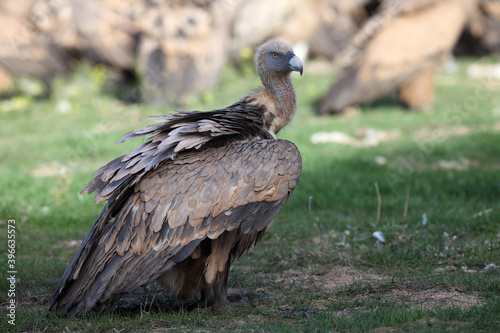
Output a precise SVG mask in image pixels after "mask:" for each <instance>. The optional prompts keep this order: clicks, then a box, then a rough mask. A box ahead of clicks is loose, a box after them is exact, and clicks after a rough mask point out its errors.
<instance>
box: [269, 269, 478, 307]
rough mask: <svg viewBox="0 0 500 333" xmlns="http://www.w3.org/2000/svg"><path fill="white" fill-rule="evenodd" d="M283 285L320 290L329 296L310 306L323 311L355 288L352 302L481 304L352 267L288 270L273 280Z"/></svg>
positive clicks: (454, 292) (445, 289)
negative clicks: (316, 272) (317, 272)
mask: <svg viewBox="0 0 500 333" xmlns="http://www.w3.org/2000/svg"><path fill="white" fill-rule="evenodd" d="M275 282H276V283H283V284H285V285H300V286H301V287H305V288H308V287H317V288H318V287H319V288H320V289H321V290H323V291H325V292H326V294H327V295H328V294H331V296H329V297H327V298H323V299H318V300H315V301H314V302H313V305H314V306H315V307H317V308H318V309H325V308H326V307H327V304H328V302H329V301H332V299H333V298H335V297H336V296H335V294H336V293H337V292H339V291H341V290H345V289H348V288H349V287H351V286H353V285H356V288H357V291H356V293H353V296H352V299H353V300H356V299H357V300H363V299H366V298H376V299H378V300H382V301H392V302H394V303H400V304H404V305H405V306H410V307H412V308H422V309H434V308H444V307H459V308H461V309H467V308H470V307H472V306H475V305H478V304H480V303H481V299H480V297H479V296H477V295H475V294H470V293H466V292H465V291H462V290H460V289H458V288H455V287H453V286H439V287H428V286H425V285H424V284H419V283H415V282H394V281H392V279H391V277H389V276H384V275H380V274H376V273H372V272H364V271H360V270H358V269H356V268H354V267H345V266H336V267H333V268H332V269H331V270H330V271H329V272H328V273H326V274H321V275H309V274H307V273H306V272H301V271H295V270H289V271H286V272H284V273H283V274H281V275H280V276H279V277H278V278H276V280H275Z"/></svg>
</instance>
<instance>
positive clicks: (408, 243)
mask: <svg viewBox="0 0 500 333" xmlns="http://www.w3.org/2000/svg"><path fill="white" fill-rule="evenodd" d="M471 61H472V60H462V61H461V62H460V63H459V72H458V73H456V74H454V75H448V74H445V73H441V72H440V73H438V74H437V77H436V86H437V87H436V89H437V100H436V103H435V105H434V107H433V108H432V109H431V110H429V111H428V112H412V111H408V110H406V109H404V108H402V107H400V106H398V105H397V104H396V103H394V100H393V99H392V98H386V99H383V100H382V101H379V102H377V103H374V104H371V105H365V106H363V107H362V109H361V112H360V113H359V114H357V115H355V116H353V117H328V116H321V117H319V116H316V115H315V112H314V111H315V103H316V102H317V100H318V99H319V98H320V97H321V96H322V95H323V94H324V93H325V92H326V90H327V89H328V86H329V84H330V82H331V80H332V77H333V74H332V73H333V69H332V68H329V69H328V70H316V71H309V72H308V70H307V65H308V64H306V71H305V75H304V77H298V76H295V75H294V77H293V80H294V83H295V86H296V90H297V94H298V100H299V110H298V114H297V116H296V118H295V119H294V121H293V123H292V124H291V125H290V126H288V127H287V128H286V129H285V130H284V131H283V132H282V133H280V138H283V139H287V140H290V141H293V142H294V143H295V144H296V145H297V146H298V147H299V149H300V151H301V153H302V157H303V173H302V178H301V180H300V183H299V186H298V188H297V189H296V191H295V192H294V193H293V195H292V196H291V198H290V199H289V201H288V202H287V204H286V205H285V207H284V209H283V210H282V212H281V213H280V214H279V215H278V217H277V218H276V220H275V221H274V222H273V223H272V225H271V227H270V229H269V231H268V232H267V233H266V235H265V236H264V238H263V240H262V241H261V242H260V243H259V244H258V245H257V246H256V247H255V248H253V249H251V250H250V251H249V252H248V253H247V254H246V255H244V256H243V257H242V258H241V259H240V260H239V261H238V262H236V263H235V265H234V268H233V269H232V272H231V275H230V282H229V283H230V286H231V287H232V289H231V292H232V293H234V294H243V295H244V296H245V297H247V298H249V299H250V300H252V302H250V304H251V306H247V307H238V308H234V309H231V310H227V311H222V312H213V311H211V310H209V309H207V310H198V311H191V312H189V311H185V310H183V311H180V310H175V309H172V308H169V307H168V306H162V305H164V304H165V303H162V301H161V297H160V296H158V297H157V300H158V299H160V301H157V302H154V303H153V304H151V302H150V301H146V299H145V298H144V299H141V300H142V303H141V304H139V305H138V308H137V309H135V310H125V309H123V308H118V309H112V308H108V309H105V310H104V311H103V312H92V313H88V314H84V315H81V316H78V317H77V318H73V319H66V318H59V317H57V316H55V315H53V314H51V313H49V312H48V310H47V307H48V305H49V303H50V294H51V292H52V290H53V289H54V288H55V286H56V284H57V281H58V279H59V278H60V276H61V275H62V273H63V271H64V269H65V267H66V264H67V263H68V262H69V260H71V258H72V256H73V255H74V253H75V251H76V249H77V247H76V246H74V245H72V244H73V243H70V241H72V240H81V239H83V238H84V237H85V235H86V233H87V232H88V230H89V229H90V227H91V226H92V224H93V223H94V221H95V219H96V217H97V215H98V214H99V212H100V210H101V209H102V205H94V203H93V201H92V198H91V197H90V196H85V197H84V196H81V195H79V194H78V193H79V191H80V190H81V189H82V187H83V186H84V185H85V184H86V183H87V182H89V181H90V180H91V176H92V173H93V172H94V171H95V170H96V169H97V168H99V167H100V166H102V165H103V164H105V163H107V162H108V161H109V160H110V159H112V158H114V157H116V156H119V155H120V154H124V153H126V152H128V151H130V150H131V149H133V148H134V147H135V146H136V145H138V144H139V143H140V142H139V141H138V140H136V141H133V142H126V143H124V144H121V145H114V144H113V143H114V142H115V141H117V140H118V139H119V138H120V137H121V136H122V135H123V134H124V133H126V132H128V131H130V130H132V129H135V128H139V127H141V126H144V125H146V123H141V122H140V121H139V119H141V118H144V117H146V116H149V115H154V114H164V113H168V112H169V110H168V109H165V108H164V107H162V106H158V105H153V106H146V105H137V104H132V105H129V104H125V103H123V102H120V101H119V100H117V99H116V98H114V97H113V96H111V95H109V94H106V93H102V92H101V89H100V87H101V85H102V84H103V81H104V79H103V78H104V77H105V72H104V69H103V68H101V67H96V68H89V67H86V66H83V67H82V68H81V69H80V70H79V71H78V72H77V73H75V74H74V75H72V76H71V77H70V78H67V79H59V80H57V81H56V86H55V93H54V95H53V96H52V97H51V99H49V100H34V99H32V98H30V97H29V96H27V95H20V96H18V97H15V98H13V99H9V98H4V99H0V133H1V134H0V159H1V160H2V161H3V163H1V164H0V175H1V177H0V189H1V190H0V228H1V229H2V233H1V235H2V238H3V239H2V240H1V241H0V251H1V253H2V257H1V258H0V271H2V279H1V281H0V289H1V291H2V293H1V294H0V303H2V311H3V312H2V318H1V320H0V325H1V326H0V331H2V332H6V331H9V330H12V331H24V332H36V331H45V332H61V331H82V332H93V331H102V332H115V331H122V330H123V331H127V332H128V331H138V332H149V331H151V330H157V331H174V330H182V331H193V332H194V331H196V332H211V331H229V330H232V331H257V332H260V331H279V332H315V331H318V332H322V331H342V332H360V331H370V330H375V329H377V330H378V331H379V332H386V331H396V332H406V331H418V332H431V331H432V332H435V331H451V332H455V331H456V332H464V331H465V332H467V331H470V332H476V331H483V332H495V331H497V329H498V327H499V325H500V319H499V318H500V317H499V316H498V313H500V277H499V268H498V266H499V265H500V200H499V199H500V145H499V142H500V111H499V110H500V93H499V92H500V82H494V81H488V80H483V81H480V80H470V79H467V77H466V75H465V69H466V66H467V64H469V63H470V62H471ZM311 67H312V66H311ZM256 85H258V80H257V78H256V77H255V75H254V74H245V75H242V74H240V73H238V72H236V71H235V70H234V69H232V68H229V67H228V68H226V70H225V72H224V75H223V77H222V80H221V85H220V87H219V88H218V89H217V91H215V92H213V93H212V94H207V95H205V96H204V97H203V98H202V99H196V98H192V99H191V100H189V101H188V104H187V105H186V106H185V108H187V109H198V110H210V109H214V108H219V107H224V106H226V105H229V104H230V103H232V102H234V101H235V100H236V99H238V98H239V97H241V96H242V95H244V94H245V93H246V92H248V91H249V90H250V89H251V88H253V87H255V86H256ZM363 129H365V130H366V129H376V130H379V131H384V132H386V133H389V132H394V133H396V134H395V137H394V138H392V139H391V140H388V141H384V142H380V143H379V144H378V145H375V146H370V147H352V146H346V145H340V144H337V143H322V144H313V143H312V142H311V140H310V138H311V136H312V135H313V134H314V133H317V132H330V131H341V132H344V133H346V134H348V135H350V136H353V137H356V136H357V133H359V132H360V130H363ZM380 157H383V158H385V161H386V163H382V164H380V163H377V162H376V161H377V160H381V159H380ZM376 186H378V189H379V193H378V194H377V190H376ZM379 198H380V200H381V201H380V202H381V204H380V206H379V204H378V202H379V201H378V199H379ZM405 206H406V209H405ZM378 210H380V216H379V217H377V216H378ZM424 214H425V216H426V218H427V221H426V223H423V215H424ZM10 219H15V220H16V251H17V252H16V269H17V271H18V274H17V277H18V281H17V285H16V292H17V295H16V299H17V300H18V308H17V313H16V315H17V317H16V324H17V325H16V326H15V327H11V326H10V325H8V324H7V319H6V318H7V317H6V312H5V306H6V305H7V303H6V302H7V301H8V300H9V297H8V295H7V292H6V291H7V290H8V288H9V284H8V281H7V279H6V278H5V275H6V271H7V270H8V269H7V260H6V259H7V257H6V251H7V236H6V235H7V232H6V230H7V221H8V220H10ZM4 231H5V232H4ZM374 231H382V232H383V233H384V235H385V237H386V241H385V243H380V242H377V240H376V239H375V238H374V237H373V236H372V233H373V232H374ZM488 264H495V265H496V268H495V267H494V268H492V269H490V270H487V271H486V270H485V269H484V268H485V267H486V265H488ZM490 267H491V266H490ZM471 270H472V272H471ZM148 297H149V300H150V299H151V295H149V296H148Z"/></svg>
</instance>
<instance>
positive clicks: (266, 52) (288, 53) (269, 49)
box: [254, 40, 303, 84]
mask: <svg viewBox="0 0 500 333" xmlns="http://www.w3.org/2000/svg"><path fill="white" fill-rule="evenodd" d="M254 61H255V64H256V66H257V73H258V74H259V76H260V77H261V79H262V81H263V82H264V84H266V83H267V82H268V81H270V78H271V77H287V76H288V74H290V72H292V71H296V72H299V73H300V75H302V70H303V65H302V61H300V59H299V57H297V56H296V55H295V54H294V53H293V49H292V47H291V46H290V44H288V43H285V42H282V41H278V40H270V41H267V42H265V43H264V44H262V45H260V46H259V47H258V48H257V49H256V51H255V56H254Z"/></svg>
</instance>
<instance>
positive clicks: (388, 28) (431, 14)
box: [319, 0, 475, 114]
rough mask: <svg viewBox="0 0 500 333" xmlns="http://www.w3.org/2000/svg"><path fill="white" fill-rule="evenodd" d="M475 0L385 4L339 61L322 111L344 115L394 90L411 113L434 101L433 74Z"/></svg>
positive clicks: (392, 1)
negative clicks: (338, 69)
mask: <svg viewBox="0 0 500 333" xmlns="http://www.w3.org/2000/svg"><path fill="white" fill-rule="evenodd" d="M474 6H475V1H472V0H386V1H383V2H382V5H381V7H380V8H379V11H378V13H377V14H376V15H374V16H373V17H371V18H370V19H369V20H368V21H367V22H366V23H365V24H364V26H363V27H362V28H361V29H360V31H359V32H358V33H357V34H356V35H355V36H354V37H353V39H352V41H351V44H350V46H349V47H348V48H346V49H345V51H344V52H343V54H342V56H341V57H340V64H341V66H342V69H341V71H340V74H339V75H338V78H337V80H336V82H335V84H334V85H333V86H332V87H331V88H330V91H329V92H328V94H327V95H326V97H324V99H323V100H322V102H321V105H320V109H319V112H320V113H321V114H326V113H339V112H342V111H343V110H344V109H345V108H346V107H348V106H351V105H355V104H359V103H364V102H369V101H373V100H374V99H377V98H379V97H382V96H384V95H386V94H387V93H389V92H391V91H395V90H396V91H397V92H398V95H399V98H400V100H401V101H402V102H403V103H404V104H406V105H407V106H409V107H411V108H421V109H425V108H427V107H429V106H430V105H431V104H432V102H433V100H434V85H433V75H434V70H435V68H436V66H437V65H438V64H439V63H440V61H441V60H442V58H443V57H444V56H446V55H447V54H449V53H450V51H451V49H452V47H453V46H454V45H455V43H456V41H457V39H458V37H459V36H460V33H461V31H462V29H463V27H464V25H465V23H466V22H467V18H468V15H469V14H470V13H471V12H472V10H473V8H474Z"/></svg>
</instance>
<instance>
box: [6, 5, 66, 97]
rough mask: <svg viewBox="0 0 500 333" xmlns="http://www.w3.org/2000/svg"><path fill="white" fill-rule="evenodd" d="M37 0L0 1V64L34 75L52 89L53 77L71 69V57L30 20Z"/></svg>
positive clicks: (14, 73)
mask: <svg viewBox="0 0 500 333" xmlns="http://www.w3.org/2000/svg"><path fill="white" fill-rule="evenodd" d="M34 3H35V0H6V1H5V0H4V1H3V2H2V3H0V22H1V25H2V29H1V33H0V66H2V67H3V68H5V69H6V70H7V71H8V72H9V73H10V74H11V75H27V76H33V77H36V78H38V79H40V80H42V82H43V83H44V85H45V88H46V89H45V92H44V95H47V96H48V95H50V93H51V91H52V86H51V81H52V79H53V78H54V77H55V76H56V75H58V74H63V73H65V72H66V71H67V70H68V67H67V63H68V57H67V54H66V53H65V52H64V50H63V49H62V48H61V46H60V45H58V44H57V43H55V42H54V41H52V39H51V38H50V37H49V36H47V35H45V34H43V33H41V32H40V31H38V29H37V28H36V26H34V24H33V22H32V21H30V20H29V13H30V10H31V9H32V7H33V5H34Z"/></svg>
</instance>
